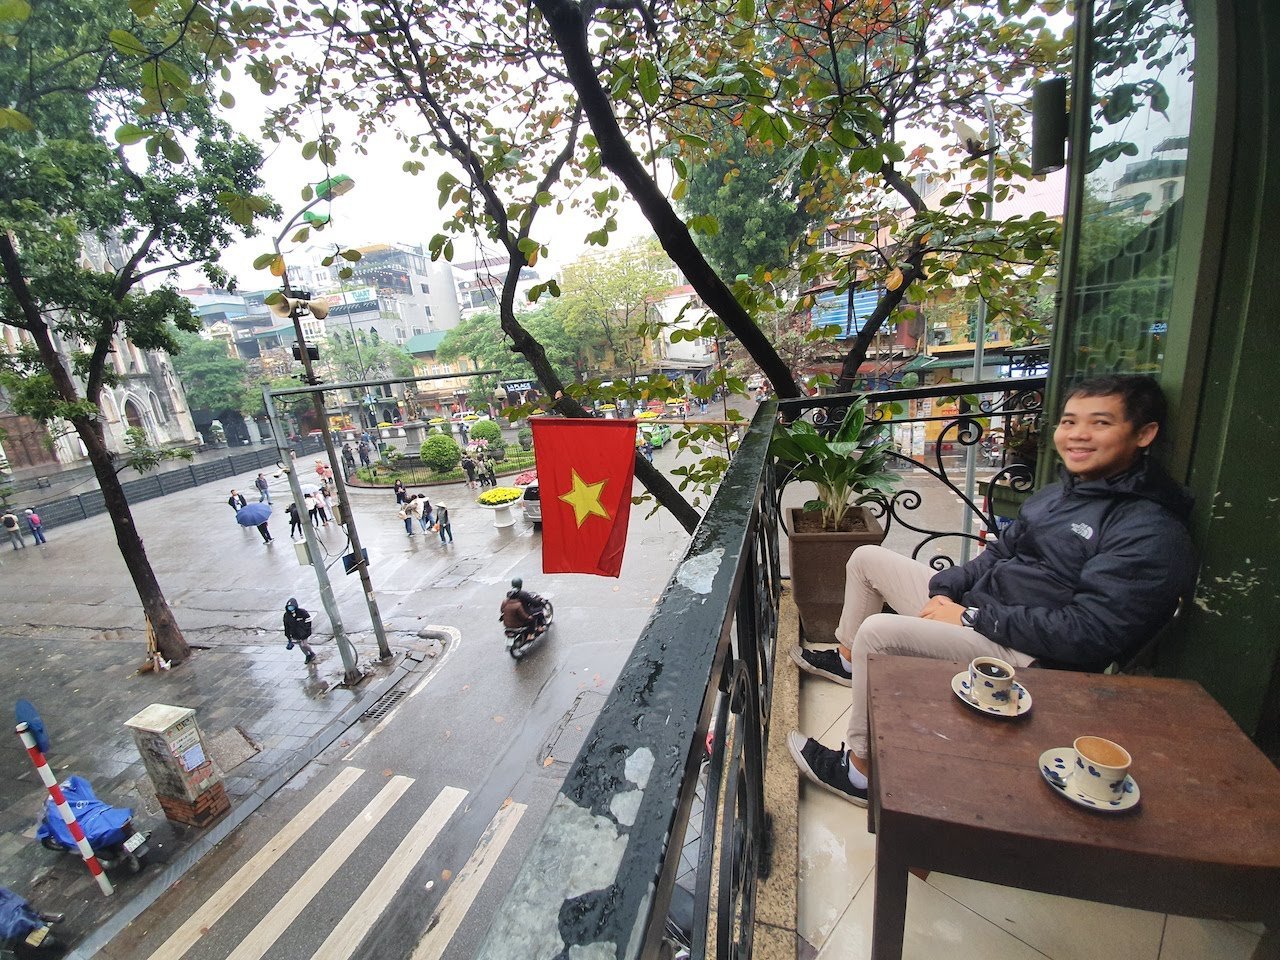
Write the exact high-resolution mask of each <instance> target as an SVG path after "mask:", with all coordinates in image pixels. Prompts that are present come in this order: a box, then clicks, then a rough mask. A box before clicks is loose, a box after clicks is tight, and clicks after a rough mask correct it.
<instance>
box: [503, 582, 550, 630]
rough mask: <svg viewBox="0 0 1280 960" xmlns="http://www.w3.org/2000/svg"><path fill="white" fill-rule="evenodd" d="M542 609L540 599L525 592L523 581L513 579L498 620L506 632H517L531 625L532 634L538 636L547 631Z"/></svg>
mask: <svg viewBox="0 0 1280 960" xmlns="http://www.w3.org/2000/svg"><path fill="white" fill-rule="evenodd" d="M543 609H544V607H543V600H542V598H541V597H540V596H538V595H537V594H536V593H530V592H529V591H527V590H525V589H524V581H523V580H521V579H520V578H519V577H515V578H513V579H512V581H511V589H510V590H508V591H507V595H506V597H505V598H504V599H503V601H502V607H501V609H500V619H501V620H502V625H503V626H504V627H506V628H507V629H508V630H519V629H521V628H523V627H525V626H526V625H528V624H529V623H532V624H533V632H534V633H535V634H538V633H542V632H543V631H544V630H546V629H547V628H546V625H545V624H544V623H543Z"/></svg>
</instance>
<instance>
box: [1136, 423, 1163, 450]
mask: <svg viewBox="0 0 1280 960" xmlns="http://www.w3.org/2000/svg"><path fill="white" fill-rule="evenodd" d="M1159 432H1160V424H1158V423H1148V424H1146V425H1145V426H1141V427H1139V428H1138V447H1139V448H1140V449H1146V448H1147V447H1150V446H1151V445H1152V444H1153V443H1155V442H1156V435H1157V434H1158V433H1159Z"/></svg>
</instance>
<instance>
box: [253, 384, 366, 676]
mask: <svg viewBox="0 0 1280 960" xmlns="http://www.w3.org/2000/svg"><path fill="white" fill-rule="evenodd" d="M262 402H263V404H265V405H266V408H267V423H269V424H270V425H271V434H272V436H273V437H274V438H275V441H276V449H277V450H278V451H279V452H280V463H281V465H282V466H283V467H284V474H285V477H286V478H287V479H288V481H289V492H290V493H292V494H293V502H294V507H295V509H297V510H300V511H301V510H302V503H303V493H302V483H301V482H300V481H299V480H298V471H297V469H296V464H295V463H294V461H293V453H292V451H291V450H290V449H289V443H288V441H287V440H286V439H285V436H284V427H283V426H282V425H281V424H280V421H279V419H278V418H277V417H276V403H275V400H274V399H273V398H272V396H271V388H270V387H269V386H266V385H264V386H263V388H262ZM304 512H305V511H304ZM302 539H303V540H304V541H305V542H306V545H307V553H308V554H309V555H310V557H311V566H312V567H313V568H314V569H315V572H316V582H317V583H318V584H319V586H320V603H321V604H323V606H324V612H325V613H326V614H328V615H329V624H330V626H332V627H333V639H334V642H335V643H337V645H338V653H339V654H340V655H341V656H342V675H343V679H344V680H345V681H346V682H347V683H348V684H356V683H359V682H360V680H361V679H362V677H361V674H360V667H359V665H358V664H357V662H356V655H355V649H354V648H353V647H352V646H351V641H350V640H349V639H348V638H347V632H346V629H345V628H344V627H343V625H342V613H341V612H340V611H339V610H338V601H337V599H336V598H335V597H334V595H333V584H331V583H330V582H329V571H328V570H327V569H326V568H325V565H324V559H323V557H324V552H323V551H322V550H321V549H320V541H319V540H317V539H316V531H315V527H313V526H312V525H311V524H310V523H307V522H304V523H303V524H302Z"/></svg>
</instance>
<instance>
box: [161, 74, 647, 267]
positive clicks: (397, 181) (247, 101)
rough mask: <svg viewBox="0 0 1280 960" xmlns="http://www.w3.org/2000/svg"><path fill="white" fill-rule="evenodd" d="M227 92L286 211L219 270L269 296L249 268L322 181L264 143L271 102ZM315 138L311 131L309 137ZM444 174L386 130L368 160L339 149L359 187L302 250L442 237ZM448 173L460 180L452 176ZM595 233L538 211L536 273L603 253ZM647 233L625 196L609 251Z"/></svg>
mask: <svg viewBox="0 0 1280 960" xmlns="http://www.w3.org/2000/svg"><path fill="white" fill-rule="evenodd" d="M227 89H229V90H230V91H231V93H232V94H233V95H234V96H235V98H236V105H235V107H234V109H232V110H231V111H228V112H227V119H228V121H229V122H230V123H231V125H232V126H233V127H234V128H235V129H236V130H237V131H238V132H239V133H242V134H244V135H245V136H247V137H249V138H250V139H254V140H259V141H260V142H261V143H262V146H263V149H264V151H267V159H266V162H265V163H264V164H263V167H262V178H263V180H264V182H265V184H266V192H267V193H269V194H270V195H271V196H272V197H274V198H275V200H276V202H277V203H279V204H280V207H281V209H282V210H283V211H284V219H283V220H281V221H278V222H275V223H268V222H267V221H265V220H260V221H259V226H260V229H261V230H262V235H260V236H258V237H254V238H252V239H249V240H241V241H239V242H237V243H234V244H232V245H231V246H230V247H228V248H227V250H226V251H225V252H224V254H223V257H222V266H223V267H224V268H225V269H227V270H228V271H230V272H231V273H232V274H233V275H234V276H235V277H236V280H237V285H238V289H239V290H241V291H251V290H262V289H267V288H273V287H274V286H275V285H276V283H275V278H274V277H272V276H271V274H270V273H269V272H268V271H266V270H254V269H253V261H254V259H255V258H256V257H258V256H259V255H260V254H263V253H268V252H270V251H271V244H272V240H274V238H275V237H276V235H277V234H279V233H280V229H281V227H282V226H283V224H284V222H285V221H286V220H287V219H288V218H290V217H292V216H293V215H294V214H295V213H296V212H297V211H298V210H300V209H301V208H302V207H303V205H304V201H303V200H302V197H301V190H302V188H303V186H304V185H306V184H307V183H315V182H317V181H319V180H321V179H323V178H324V177H325V176H326V175H327V174H326V172H325V169H324V167H323V165H322V164H321V163H320V162H319V161H318V160H310V161H307V160H303V159H302V153H301V150H302V147H301V145H300V144H298V143H295V142H294V141H292V140H285V141H284V142H283V143H280V144H275V143H272V142H271V141H267V140H261V134H260V129H261V123H262V119H263V118H264V117H265V116H266V113H267V109H268V104H269V102H270V101H269V100H268V99H267V98H265V97H263V96H262V94H261V93H260V92H259V91H258V89H257V86H256V85H255V84H253V83H252V82H250V81H248V80H247V79H245V78H242V77H239V76H236V77H234V78H233V82H232V83H231V84H229V85H227ZM340 113H341V112H340V111H339V112H336V113H335V114H330V116H331V117H333V118H335V122H337V123H339V124H341V123H342V122H343V120H344V119H346V116H345V115H341V116H340V115H338V114H340ZM348 122H349V121H348ZM415 129H416V127H415ZM353 131H354V124H350V122H349V127H348V129H340V130H339V136H340V137H341V138H342V140H343V142H344V144H346V143H350V142H351V141H352V139H353ZM314 132H316V131H312V133H314ZM309 136H310V134H309ZM410 159H415V160H425V162H426V163H427V169H426V170H424V171H423V172H422V173H419V174H418V175H417V176H416V177H415V176H412V175H410V174H408V173H405V172H404V171H403V169H402V164H403V163H404V162H405V161H406V160H410ZM446 169H449V165H448V163H447V161H445V160H444V159H442V158H438V157H427V158H424V157H423V156H422V155H420V154H410V153H409V150H408V148H407V147H406V146H405V145H404V144H403V143H400V142H399V141H397V140H396V138H395V136H394V134H393V133H392V132H391V131H390V130H387V131H384V132H381V133H379V134H377V135H375V137H374V138H373V139H371V140H370V141H369V142H368V153H367V154H365V155H362V154H360V153H358V152H356V151H355V150H353V149H351V148H350V147H344V148H343V149H342V150H341V151H340V153H339V155H338V162H337V165H336V166H335V168H334V171H335V172H337V173H344V174H347V175H348V176H350V177H352V178H353V179H354V180H355V181H356V187H355V189H354V190H352V191H351V192H350V193H348V194H347V195H346V196H343V197H340V198H338V199H336V200H335V201H334V202H333V205H332V211H331V212H332V214H333V221H332V223H331V224H330V225H329V226H327V227H326V228H325V229H324V230H323V231H321V232H319V233H314V232H313V233H312V235H311V237H310V239H309V240H308V241H307V244H306V246H308V247H311V246H314V245H317V244H325V245H330V244H333V243H339V244H341V245H342V246H343V247H360V246H366V245H369V244H373V243H394V242H401V243H412V244H423V245H425V244H426V243H427V241H428V240H430V238H431V237H432V236H433V235H434V234H435V233H437V232H438V231H439V230H440V227H441V224H442V223H443V220H444V218H443V216H442V215H441V212H440V211H439V210H438V209H437V207H436V197H437V196H438V191H437V190H436V181H437V179H438V178H439V176H440V174H441V173H442V172H443V171H444V170H446ZM453 172H454V173H455V175H459V171H457V170H456V169H455V170H454V171H453ZM590 189H592V190H598V189H600V184H598V183H597V184H591V185H590ZM552 193H553V194H555V195H556V197H557V199H559V198H561V195H562V193H563V188H561V193H557V192H556V190H555V189H554V188H553V190H552ZM313 209H314V211H315V212H317V213H323V212H325V205H324V204H320V205H318V206H316V207H314V208H313ZM599 226H600V223H599V222H595V221H593V220H592V219H591V218H590V217H588V216H587V215H586V214H585V213H583V212H581V211H576V210H570V209H566V211H565V213H564V214H563V215H562V216H560V217H556V215H555V211H554V207H551V208H547V209H544V210H543V211H541V212H540V213H539V215H538V219H537V220H536V221H535V226H534V234H533V235H534V238H535V239H538V240H540V241H542V242H543V243H547V244H548V246H549V247H550V255H549V257H548V258H546V259H544V260H540V261H539V262H538V264H537V266H536V267H535V269H536V270H537V272H538V273H539V275H540V276H543V277H550V276H552V275H553V274H554V273H555V271H556V270H557V269H558V268H559V267H561V266H563V265H564V264H566V263H568V262H570V261H572V260H573V259H575V258H576V257H577V256H578V255H579V254H581V253H583V252H586V251H588V250H591V251H598V250H600V248H599V247H595V246H590V247H589V246H588V244H587V243H586V241H585V240H584V239H583V238H584V237H585V235H586V234H587V233H588V232H589V231H591V230H594V229H598V228H599ZM296 230H297V225H295V226H294V227H293V228H292V229H290V231H289V235H290V236H292V235H293V234H294V233H295V232H296ZM649 233H650V231H649V225H648V223H647V221H645V219H644V216H643V215H642V214H641V213H640V210H639V208H638V207H637V206H636V205H635V204H634V203H632V202H631V201H630V200H628V199H626V197H625V192H624V199H623V202H622V206H621V210H620V212H619V216H618V230H617V231H616V232H615V233H613V234H611V235H610V241H609V247H608V248H607V249H613V248H615V247H622V246H625V245H626V244H627V243H628V242H630V241H631V240H633V239H635V238H637V237H639V236H643V235H647V234H649ZM454 246H455V252H454V260H455V261H457V262H462V261H465V260H470V259H472V257H473V252H474V251H473V248H471V247H470V245H468V244H467V243H466V242H465V241H463V240H462V239H461V238H459V239H457V240H455V243H454ZM282 249H283V250H284V252H285V254H286V257H288V255H289V253H290V251H291V249H294V247H293V245H291V244H290V243H289V237H285V240H284V242H283V244H282ZM330 249H331V248H330ZM488 252H489V253H490V254H493V253H495V252H498V251H497V249H496V245H493V244H491V245H490V247H489V249H488ZM181 278H182V279H181V284H182V286H194V285H197V284H201V283H203V282H204V279H203V277H202V276H201V275H200V274H199V272H198V271H194V270H188V271H184V272H183V273H182V275H181Z"/></svg>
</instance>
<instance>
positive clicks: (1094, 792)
mask: <svg viewBox="0 0 1280 960" xmlns="http://www.w3.org/2000/svg"><path fill="white" fill-rule="evenodd" d="M1071 746H1072V748H1073V749H1074V750H1075V752H1076V757H1075V763H1074V764H1073V766H1072V769H1071V786H1072V787H1073V788H1074V789H1075V790H1078V791H1079V792H1080V793H1083V794H1084V795H1085V796H1087V797H1092V798H1093V799H1094V800H1102V801H1106V802H1110V801H1112V800H1118V799H1119V798H1120V797H1121V796H1123V795H1124V782H1125V779H1126V778H1127V777H1128V776H1129V767H1130V765H1131V764H1132V763H1133V758H1132V757H1131V756H1129V751H1128V750H1126V749H1125V748H1124V747H1122V746H1120V744H1118V743H1116V742H1114V741H1112V740H1107V739H1105V738H1103V737H1093V736H1085V737H1076V739H1075V742H1074V743H1073V744H1072V745H1071Z"/></svg>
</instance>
